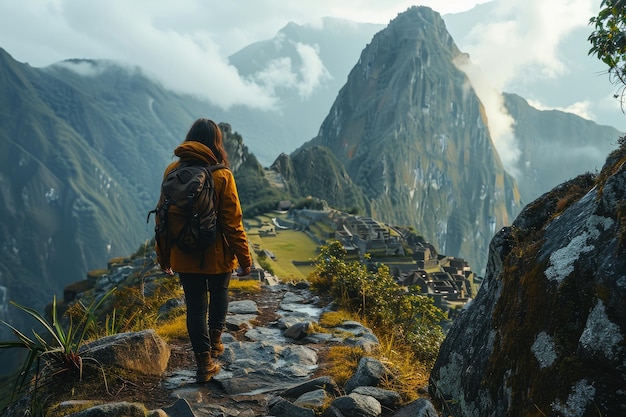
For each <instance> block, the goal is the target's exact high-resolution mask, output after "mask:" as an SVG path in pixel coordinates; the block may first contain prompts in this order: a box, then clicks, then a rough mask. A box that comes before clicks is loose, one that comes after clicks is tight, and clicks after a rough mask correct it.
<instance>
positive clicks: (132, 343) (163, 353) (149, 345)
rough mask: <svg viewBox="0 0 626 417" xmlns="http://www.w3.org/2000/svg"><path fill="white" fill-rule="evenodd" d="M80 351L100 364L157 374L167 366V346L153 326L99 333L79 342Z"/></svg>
mask: <svg viewBox="0 0 626 417" xmlns="http://www.w3.org/2000/svg"><path fill="white" fill-rule="evenodd" d="M80 353H81V355H83V356H84V357H89V358H93V359H95V360H96V361H98V363H100V364H101V365H115V366H118V367H120V368H124V369H128V370H130V371H136V372H140V373H142V374H145V375H161V374H163V372H165V369H166V368H167V363H168V361H169V358H170V347H169V345H168V344H167V343H166V342H165V341H164V340H163V339H161V338H160V337H159V335H157V334H156V332H155V331H154V330H152V329H148V330H142V331H139V332H128V333H120V334H116V335H112V336H107V337H103V338H101V339H98V340H96V341H94V342H91V343H88V344H86V345H85V346H83V348H82V349H81V351H80Z"/></svg>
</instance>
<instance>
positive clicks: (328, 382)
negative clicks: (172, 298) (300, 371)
mask: <svg viewBox="0 0 626 417" xmlns="http://www.w3.org/2000/svg"><path fill="white" fill-rule="evenodd" d="M316 389H324V390H325V391H326V392H327V393H328V394H330V395H331V396H333V397H338V396H340V395H341V391H340V390H339V386H338V385H337V383H336V382H335V381H334V380H333V379H332V378H331V377H329V376H321V377H319V378H315V379H311V380H309V381H306V382H304V383H302V384H298V385H296V386H293V387H291V388H289V389H287V390H285V391H284V392H283V393H282V396H283V397H287V398H297V397H299V396H301V395H302V394H304V393H307V392H309V391H313V390H316Z"/></svg>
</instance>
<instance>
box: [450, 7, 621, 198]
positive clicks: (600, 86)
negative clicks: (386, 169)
mask: <svg viewBox="0 0 626 417" xmlns="http://www.w3.org/2000/svg"><path fill="white" fill-rule="evenodd" d="M520 5H521V3H520ZM572 9H575V8H572ZM598 10H599V9H598ZM559 13H560V12H559ZM565 13H567V12H565ZM591 13H593V11H591V12H590V15H589V16H588V17H587V18H585V20H584V21H582V22H581V21H580V20H577V22H578V23H579V26H576V27H573V28H572V30H570V31H569V32H568V33H567V34H565V35H564V36H562V37H561V38H560V39H559V40H558V47H557V48H556V50H555V53H554V56H551V57H550V59H551V60H552V61H557V60H558V61H559V62H560V63H561V64H562V67H561V68H559V69H557V70H553V71H545V70H542V68H539V67H538V66H533V64H529V65H527V66H526V65H525V66H523V67H521V68H518V70H517V73H516V74H512V76H511V77H509V79H508V80H507V82H506V84H505V85H504V86H503V87H502V89H503V91H505V92H508V93H513V94H517V95H519V96H521V97H524V98H525V99H526V100H528V101H530V102H531V103H535V102H539V103H541V104H542V105H543V106H546V107H550V108H556V109H564V108H569V107H572V105H573V104H575V103H579V104H581V103H582V104H583V106H582V109H583V110H584V111H585V113H587V114H588V115H590V118H591V119H592V120H593V121H595V122H596V123H598V124H601V125H608V126H614V127H616V128H617V129H618V130H620V131H621V132H626V116H624V113H623V111H622V108H621V106H620V103H619V100H617V99H616V98H615V97H613V95H614V94H615V93H616V92H617V91H618V87H619V84H612V83H611V80H610V78H609V76H608V74H607V66H606V65H605V64H604V63H603V62H602V61H600V60H599V59H597V58H596V57H594V56H589V54H588V52H589V49H590V48H591V43H589V41H588V40H587V38H588V37H589V35H590V34H591V32H592V30H593V28H592V27H591V26H589V25H588V24H587V23H588V19H589V18H591V17H592V16H593V14H591ZM559 16H560V19H561V20H567V19H569V18H570V17H568V16H565V15H563V14H559ZM443 19H444V21H445V22H446V27H447V28H448V31H449V32H450V34H451V35H452V37H453V38H454V40H455V42H456V43H457V45H458V46H459V48H460V49H461V50H463V51H464V52H468V53H469V54H470V55H473V51H476V50H477V49H479V48H480V45H481V43H483V41H484V40H485V38H487V39H488V38H489V37H490V36H491V35H490V33H494V31H499V30H501V29H500V28H502V27H509V28H511V31H512V32H511V33H509V34H507V35H506V37H505V38H503V39H504V40H505V41H507V42H508V44H511V45H524V44H523V43H521V42H522V41H521V40H520V39H518V37H520V38H523V39H525V40H531V39H532V35H530V33H532V31H529V30H525V29H524V28H525V27H524V25H525V24H526V21H525V20H524V19H525V18H524V16H520V15H519V10H517V9H516V8H514V7H511V6H510V4H508V3H507V2H504V1H500V0H494V1H490V2H487V3H483V4H479V5H476V6H474V7H473V8H472V9H470V10H467V11H465V12H462V13H450V14H446V15H444V16H443ZM571 19H576V17H571ZM512 23H516V25H511V24H512ZM574 23H576V22H574V21H572V22H569V25H568V26H571V25H572V24H574ZM580 24H582V26H580ZM554 26H557V24H554ZM516 28H517V30H518V31H519V32H522V30H524V32H525V33H516ZM557 30H558V29H557V28H556V27H555V28H554V31H555V32H556V31H557ZM499 43H500V42H499ZM579 107H580V106H579ZM604 156H606V155H602V157H600V158H599V159H597V160H596V161H595V163H596V165H597V166H598V167H601V166H602V164H603V163H604ZM545 191H548V190H545Z"/></svg>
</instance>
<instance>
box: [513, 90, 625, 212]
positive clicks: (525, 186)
mask: <svg viewBox="0 0 626 417" xmlns="http://www.w3.org/2000/svg"><path fill="white" fill-rule="evenodd" d="M504 99H505V100H504V105H505V106H506V108H507V111H508V113H509V114H510V115H511V116H512V117H513V118H514V119H515V126H514V132H515V137H516V139H517V141H516V143H517V144H518V147H519V151H520V157H519V160H518V162H517V163H516V164H515V166H514V168H515V171H516V172H517V173H518V175H517V177H516V180H517V184H518V187H519V189H520V194H521V195H522V200H523V201H533V200H534V199H536V198H537V197H539V196H540V195H542V194H543V193H545V192H546V191H548V190H551V189H552V188H554V187H556V186H557V185H558V184H561V183H563V182H565V181H568V180H570V179H572V178H575V177H577V176H578V175H580V174H582V173H584V172H597V171H598V170H599V168H600V167H601V166H602V160H603V159H604V158H606V155H608V154H609V153H610V152H612V151H613V150H614V149H615V147H616V144H617V141H618V138H619V137H620V136H621V133H620V132H619V131H618V130H617V129H615V128H613V127H611V126H600V125H598V124H596V123H595V122H592V121H590V120H586V119H583V118H581V117H578V116H576V115H574V114H572V113H565V112H561V111H557V110H543V111H542V110H537V109H535V108H534V107H532V106H530V105H529V104H528V102H527V101H526V100H525V99H524V98H522V97H520V96H518V95H515V94H504Z"/></svg>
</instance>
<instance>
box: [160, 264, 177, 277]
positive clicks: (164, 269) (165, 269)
mask: <svg viewBox="0 0 626 417" xmlns="http://www.w3.org/2000/svg"><path fill="white" fill-rule="evenodd" d="M161 270H162V271H163V272H165V273H166V274H167V275H170V276H172V275H174V271H172V267H171V266H168V267H167V268H161Z"/></svg>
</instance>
